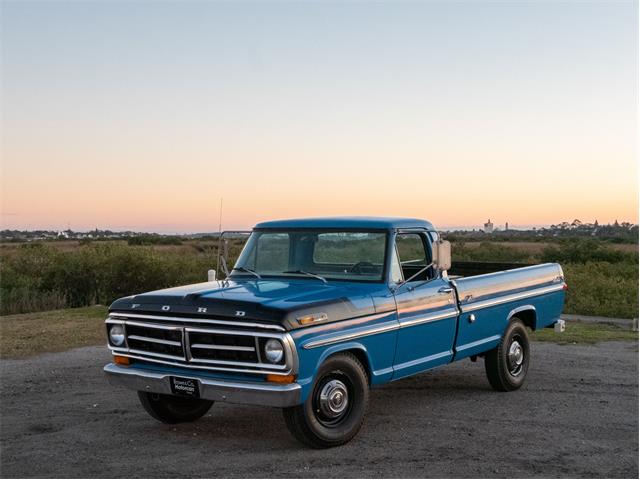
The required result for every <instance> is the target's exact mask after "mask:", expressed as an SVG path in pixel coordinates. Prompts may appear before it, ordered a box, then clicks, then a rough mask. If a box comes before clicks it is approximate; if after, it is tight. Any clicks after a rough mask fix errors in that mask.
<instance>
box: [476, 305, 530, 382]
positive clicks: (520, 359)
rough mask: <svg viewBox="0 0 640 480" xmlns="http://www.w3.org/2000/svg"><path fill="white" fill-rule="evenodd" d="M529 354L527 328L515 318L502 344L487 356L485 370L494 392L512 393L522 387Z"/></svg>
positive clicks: (501, 340) (508, 327) (527, 367)
mask: <svg viewBox="0 0 640 480" xmlns="http://www.w3.org/2000/svg"><path fill="white" fill-rule="evenodd" d="M529 352H530V347H529V334H528V332H527V327H525V326H524V323H522V320H520V319H519V318H515V317H514V318H513V319H512V320H511V322H510V323H509V325H508V326H507V329H506V330H505V332H504V335H503V336H502V339H500V344H499V345H498V346H497V347H496V348H494V349H493V350H491V351H489V352H487V353H486V354H485V359H484V369H485V371H486V373H487V378H488V379H489V383H490V384H491V386H492V387H493V388H494V390H498V391H499V392H510V391H512V390H517V389H518V388H520V387H521V386H522V384H523V383H524V381H525V378H526V377H527V371H528V370H529ZM520 354H521V355H520Z"/></svg>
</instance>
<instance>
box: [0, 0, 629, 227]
mask: <svg viewBox="0 0 640 480" xmlns="http://www.w3.org/2000/svg"><path fill="white" fill-rule="evenodd" d="M97 5H98V7H97V8H95V9H88V8H85V7H83V6H82V5H81V4H79V3H77V2H71V3H56V4H52V3H45V4H39V5H36V4H35V3H31V2H28V3H26V4H17V3H15V4H3V7H2V9H3V15H2V23H3V24H2V38H1V40H2V76H3V84H2V103H3V109H2V110H3V112H2V140H3V143H2V225H3V228H19V229H35V228H55V229H62V228H67V226H71V228H72V229H76V230H83V229H92V228H96V227H98V228H111V229H115V230H125V229H131V230H147V231H161V232H193V231H214V230H217V224H218V206H219V201H220V200H219V199H220V197H224V225H223V226H224V227H225V228H247V227H250V226H252V225H253V224H255V223H256V222H258V221H261V220H267V219H274V218H285V217H304V216H323V215H393V216H411V217H421V218H427V219H429V220H431V221H432V222H434V223H435V224H436V225H438V226H440V227H443V228H445V227H453V226H468V227H477V226H479V225H481V224H482V222H484V221H486V219H487V218H489V217H490V218H491V219H492V220H493V221H494V223H496V224H503V223H504V222H505V221H508V222H509V223H510V225H543V224H550V223H559V222H561V221H563V220H567V221H571V220H573V219H574V218H579V219H581V220H583V221H593V220H594V219H598V221H599V222H600V223H607V222H613V221H614V220H615V219H618V220H619V221H631V222H634V223H637V219H638V201H637V200H638V186H637V185H638V184H637V165H636V156H637V140H636V137H637V100H638V89H637V86H638V74H637V67H638V60H637V58H638V50H637V45H638V41H637V40H638V38H637V36H638V31H637V22H636V20H637V6H636V4H635V3H633V2H628V3H627V2H622V3H617V4H581V3H573V4H557V3H553V2H548V3H547V2H543V3H539V4H536V5H518V6H514V5H509V4H495V3H494V4H483V3H481V2H474V3H472V4H468V5H463V4H460V3H458V4H455V5H451V4H440V3H434V2H425V3H424V4H420V3H411V4H402V5H397V6H396V7H395V8H393V4H379V5H373V4H364V3H362V4H348V5H347V4H343V5H342V7H343V8H338V5H339V4H332V5H321V4H313V5H306V8H302V7H301V6H299V5H294V4H287V3H284V4H282V3H280V4H277V8H275V7H274V6H273V5H272V7H273V8H267V5H266V4H265V5H264V6H259V5H257V6H256V11H255V12H253V13H250V14H248V13H247V12H246V9H245V10H243V9H239V8H235V7H234V6H233V5H231V4H222V3H211V4H189V5H184V6H183V7H184V8H181V9H179V10H175V9H176V6H175V5H172V4H163V5H159V4H142V3H140V4H108V3H100V4H97ZM634 12H635V14H634ZM285 13H286V15H285ZM550 15H551V16H552V17H553V18H554V21H553V22H550V21H549V18H550V17H549V16H550ZM460 29H462V30H460ZM454 31H455V32H457V33H456V34H455V35H452V33H451V32H454ZM505 40H508V41H505Z"/></svg>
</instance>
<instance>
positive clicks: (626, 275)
mask: <svg viewBox="0 0 640 480" xmlns="http://www.w3.org/2000/svg"><path fill="white" fill-rule="evenodd" d="M562 268H563V270H564V273H565V279H566V282H567V285H569V290H568V291H567V296H566V303H565V308H564V312H565V313H577V314H583V315H598V316H603V317H618V318H634V317H636V318H637V317H638V264H637V263H607V262H588V263H584V264H576V263H572V264H564V265H562Z"/></svg>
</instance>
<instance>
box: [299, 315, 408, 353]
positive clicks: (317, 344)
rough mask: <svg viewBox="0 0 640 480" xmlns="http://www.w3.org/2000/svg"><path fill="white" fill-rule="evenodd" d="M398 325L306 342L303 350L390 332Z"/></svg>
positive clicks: (395, 323)
mask: <svg viewBox="0 0 640 480" xmlns="http://www.w3.org/2000/svg"><path fill="white" fill-rule="evenodd" d="M398 328H399V327H398V323H397V322H393V325H379V326H374V327H371V328H368V329H366V330H359V331H357V332H347V333H343V334H342V335H336V336H334V337H331V338H326V339H322V340H314V341H312V342H308V343H306V344H304V345H303V348H305V349H307V350H309V349H311V348H317V347H323V346H325V345H332V344H334V343H340V342H345V341H347V340H353V339H354V338H360V337H366V336H369V335H375V334H377V333H384V332H390V331H392V330H397V329H398Z"/></svg>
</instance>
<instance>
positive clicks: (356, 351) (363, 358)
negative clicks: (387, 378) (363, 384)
mask: <svg viewBox="0 0 640 480" xmlns="http://www.w3.org/2000/svg"><path fill="white" fill-rule="evenodd" d="M341 353H351V354H352V355H353V356H354V357H356V358H357V359H358V360H359V361H360V363H361V364H362V366H363V367H364V371H365V372H366V373H367V380H368V381H369V385H371V365H370V363H369V357H368V356H367V353H366V352H365V351H364V350H363V349H361V348H350V349H348V350H340V351H339V352H335V353H332V354H331V355H329V357H333V356H334V355H340V354H341ZM325 361H326V360H325Z"/></svg>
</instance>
